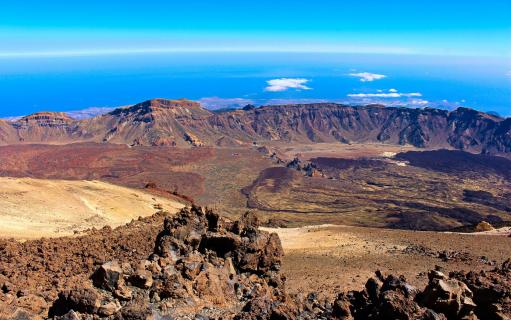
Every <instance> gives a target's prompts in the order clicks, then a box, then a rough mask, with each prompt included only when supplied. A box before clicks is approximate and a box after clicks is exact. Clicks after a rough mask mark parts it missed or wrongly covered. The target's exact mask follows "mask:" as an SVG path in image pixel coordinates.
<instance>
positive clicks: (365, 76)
mask: <svg viewBox="0 0 511 320" xmlns="http://www.w3.org/2000/svg"><path fill="white" fill-rule="evenodd" d="M349 75H350V76H352V77H357V78H360V81H362V82H371V81H374V80H380V79H383V78H386V77H387V76H386V75H383V74H377V73H370V72H359V73H350V74H349Z"/></svg>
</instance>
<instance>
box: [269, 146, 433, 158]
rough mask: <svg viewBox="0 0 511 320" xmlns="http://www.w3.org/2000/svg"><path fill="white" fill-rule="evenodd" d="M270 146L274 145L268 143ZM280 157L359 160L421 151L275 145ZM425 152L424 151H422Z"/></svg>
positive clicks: (388, 147)
mask: <svg viewBox="0 0 511 320" xmlns="http://www.w3.org/2000/svg"><path fill="white" fill-rule="evenodd" d="M268 145H269V146H273V144H271V143H268ZM275 147H276V148H277V150H278V152H277V153H278V155H279V156H280V157H281V158H282V159H285V160H290V159H293V158H295V157H299V158H300V159H302V160H309V159H311V158H315V157H334V158H347V159H357V158H360V157H368V158H371V157H389V156H393V155H395V154H396V153H400V152H407V151H415V150H419V149H417V148H415V147H413V146H410V145H405V146H396V145H388V144H383V143H363V144H358V143H353V144H340V143H316V144H313V145H311V144H293V145H286V146H281V145H279V144H278V143H275ZM420 150H424V149H420Z"/></svg>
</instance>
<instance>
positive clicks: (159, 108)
mask: <svg viewBox="0 0 511 320" xmlns="http://www.w3.org/2000/svg"><path fill="white" fill-rule="evenodd" d="M168 112H171V113H174V114H176V115H178V114H188V115H195V116H201V115H202V116H208V115H210V114H211V113H210V112H209V111H207V110H206V109H204V108H202V107H201V105H200V103H198V102H195V101H192V100H188V99H164V98H155V99H150V100H146V101H143V102H140V103H137V104H135V105H132V106H129V107H123V108H118V109H115V110H114V111H112V112H110V113H109V114H110V115H114V116H126V115H132V114H137V115H139V116H140V115H147V114H151V115H154V114H158V113H168Z"/></svg>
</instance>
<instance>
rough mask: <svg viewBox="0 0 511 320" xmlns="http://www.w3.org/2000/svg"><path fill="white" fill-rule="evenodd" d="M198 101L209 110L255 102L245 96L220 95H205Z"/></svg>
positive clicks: (237, 106)
mask: <svg viewBox="0 0 511 320" xmlns="http://www.w3.org/2000/svg"><path fill="white" fill-rule="evenodd" d="M199 103H200V104H201V105H202V106H203V107H205V108H207V109H210V110H218V109H224V108H235V109H237V108H242V107H244V106H246V105H247V104H255V101H254V100H252V99H245V98H220V97H205V98H201V99H199Z"/></svg>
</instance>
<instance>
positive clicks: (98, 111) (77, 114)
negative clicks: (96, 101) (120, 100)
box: [66, 107, 115, 120]
mask: <svg viewBox="0 0 511 320" xmlns="http://www.w3.org/2000/svg"><path fill="white" fill-rule="evenodd" d="M114 109H115V108H111V107H92V108H87V109H83V110H73V111H67V112H66V113H67V115H68V116H70V117H71V118H73V119H77V120H81V119H88V118H93V117H95V116H99V115H102V114H105V113H108V112H110V111H112V110H114Z"/></svg>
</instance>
